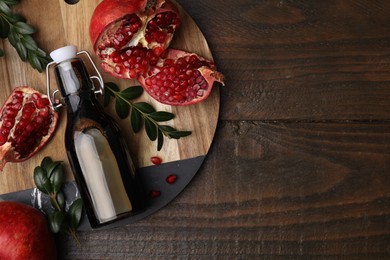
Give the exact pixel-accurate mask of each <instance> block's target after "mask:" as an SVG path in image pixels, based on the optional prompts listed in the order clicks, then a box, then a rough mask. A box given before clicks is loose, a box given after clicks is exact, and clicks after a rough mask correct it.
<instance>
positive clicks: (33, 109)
mask: <svg viewBox="0 0 390 260" xmlns="http://www.w3.org/2000/svg"><path fill="white" fill-rule="evenodd" d="M57 122H58V114H57V113H56V112H54V110H53V109H52V107H51V105H50V101H49V99H48V98H47V96H46V95H44V94H42V93H40V92H39V91H37V90H35V89H33V88H31V87H26V86H22V87H17V88H15V89H14V91H13V92H12V93H11V95H10V96H9V97H8V99H7V100H6V101H5V102H4V104H3V106H2V108H1V111H0V170H2V169H3V167H4V165H5V164H6V163H7V162H19V161H24V160H27V159H28V158H30V157H31V156H33V155H34V154H35V153H37V152H38V151H39V150H40V149H41V148H42V147H43V146H44V145H45V144H46V143H47V142H48V141H49V140H50V138H51V137H52V135H53V133H54V131H55V129H56V126H57Z"/></svg>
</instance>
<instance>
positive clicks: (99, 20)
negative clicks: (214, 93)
mask: <svg viewBox="0 0 390 260" xmlns="http://www.w3.org/2000/svg"><path fill="white" fill-rule="evenodd" d="M179 25H180V16H179V12H178V11H177V9H176V7H175V6H174V5H173V4H172V3H171V2H170V1H169V0H156V1H154V2H153V4H150V3H148V2H147V1H146V0H122V1H118V0H103V2H101V3H100V4H99V5H98V6H97V7H96V9H95V11H94V13H93V15H92V19H91V24H90V37H91V41H92V44H93V46H94V50H95V52H96V54H97V55H98V57H99V58H100V59H101V60H102V63H101V66H102V68H103V70H105V71H106V72H109V73H110V74H111V75H113V76H114V77H118V78H125V79H132V78H137V79H138V81H139V82H140V83H141V85H142V86H143V88H144V89H145V91H146V92H148V93H149V95H151V96H152V97H153V98H154V99H156V100H157V101H159V102H161V103H164V104H168V105H173V106H175V105H189V104H195V103H198V102H200V101H202V100H204V99H206V98H207V97H208V95H209V94H210V92H211V89H212V87H213V83H214V82H215V81H217V82H220V83H222V84H223V75H222V74H221V73H219V72H217V70H216V67H215V64H214V63H213V62H212V61H209V60H206V59H204V58H202V57H200V56H198V55H196V54H194V53H189V52H185V51H182V50H176V49H169V48H168V46H169V44H170V42H171V40H172V38H173V35H174V33H175V31H176V29H177V27H178V26H179Z"/></svg>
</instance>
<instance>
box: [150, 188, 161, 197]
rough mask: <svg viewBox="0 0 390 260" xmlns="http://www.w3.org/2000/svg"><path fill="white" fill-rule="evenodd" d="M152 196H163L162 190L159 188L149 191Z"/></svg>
mask: <svg viewBox="0 0 390 260" xmlns="http://www.w3.org/2000/svg"><path fill="white" fill-rule="evenodd" d="M149 195H150V197H152V198H157V197H160V196H161V191H158V190H152V191H151V192H150V193H149Z"/></svg>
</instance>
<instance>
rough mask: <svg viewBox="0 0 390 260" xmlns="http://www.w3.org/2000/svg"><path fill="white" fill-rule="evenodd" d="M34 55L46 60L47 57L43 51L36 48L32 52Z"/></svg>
mask: <svg viewBox="0 0 390 260" xmlns="http://www.w3.org/2000/svg"><path fill="white" fill-rule="evenodd" d="M34 54H35V55H36V56H38V57H42V58H47V57H48V55H47V54H46V52H44V51H43V50H41V49H39V48H37V49H36V50H35V51H34ZM50 60H51V58H50Z"/></svg>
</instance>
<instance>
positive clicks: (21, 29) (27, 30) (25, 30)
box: [14, 22, 35, 34]
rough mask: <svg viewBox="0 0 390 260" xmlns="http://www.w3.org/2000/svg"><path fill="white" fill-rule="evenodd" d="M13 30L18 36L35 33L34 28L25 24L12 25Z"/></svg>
mask: <svg viewBox="0 0 390 260" xmlns="http://www.w3.org/2000/svg"><path fill="white" fill-rule="evenodd" d="M14 27H15V30H16V31H17V32H18V33H20V34H33V33H35V29H34V27H32V26H31V25H29V24H27V23H25V22H16V23H14Z"/></svg>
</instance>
